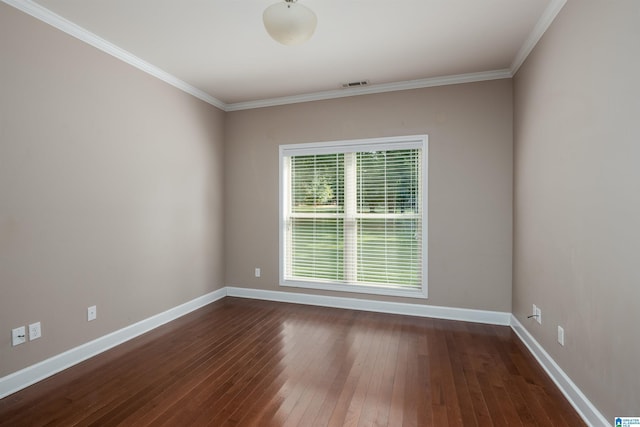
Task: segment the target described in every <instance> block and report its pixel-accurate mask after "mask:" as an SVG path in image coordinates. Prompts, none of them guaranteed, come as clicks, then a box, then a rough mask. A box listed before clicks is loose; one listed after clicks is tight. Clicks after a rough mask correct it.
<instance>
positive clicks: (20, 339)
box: [11, 326, 27, 347]
mask: <svg viewBox="0 0 640 427" xmlns="http://www.w3.org/2000/svg"><path fill="white" fill-rule="evenodd" d="M26 341H27V331H26V328H25V327H24V326H20V327H19V328H15V329H12V330H11V345H12V346H14V347H15V346H17V345H20V344H22V343H24V342H26Z"/></svg>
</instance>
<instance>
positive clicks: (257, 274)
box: [256, 267, 262, 277]
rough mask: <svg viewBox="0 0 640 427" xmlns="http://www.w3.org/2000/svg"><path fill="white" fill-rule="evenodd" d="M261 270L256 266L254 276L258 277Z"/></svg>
mask: <svg viewBox="0 0 640 427" xmlns="http://www.w3.org/2000/svg"><path fill="white" fill-rule="evenodd" d="M261 273H262V272H261V271H260V267H256V277H260V274H261Z"/></svg>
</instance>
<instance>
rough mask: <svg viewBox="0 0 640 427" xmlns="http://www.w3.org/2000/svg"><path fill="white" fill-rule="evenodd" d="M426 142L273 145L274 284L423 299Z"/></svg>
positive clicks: (392, 140)
mask: <svg viewBox="0 0 640 427" xmlns="http://www.w3.org/2000/svg"><path fill="white" fill-rule="evenodd" d="M427 164H428V163H427V136H426V135H421V136H409V137H397V138H376V139H366V140H355V141H341V142H325V143H310V144H291V145H282V146H280V185H281V188H280V208H281V215H280V284H281V285H283V286H297V287H307V288H315V289H327V290H342V291H348V292H364V293H372V294H382V295H397V296H409V297H422V298H425V297H426V296H427V286H426V282H427V215H426V207H427V203H426V202H427Z"/></svg>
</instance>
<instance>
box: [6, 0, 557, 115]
mask: <svg viewBox="0 0 640 427" xmlns="http://www.w3.org/2000/svg"><path fill="white" fill-rule="evenodd" d="M0 1H2V2H3V3H6V4H8V5H10V6H13V7H15V8H16V9H19V10H21V11H22V12H24V13H27V14H28V15H31V16H33V17H34V18H36V19H39V20H40V21H43V22H45V23H47V24H49V25H51V26H53V27H55V28H57V29H59V30H60V31H63V32H65V33H67V34H69V35H71V36H73V37H75V38H77V39H79V40H81V41H83V42H85V43H87V44H89V45H91V46H93V47H95V48H97V49H100V50H101V51H103V52H105V53H107V54H109V55H112V56H114V57H115V58H118V59H120V60H121V61H123V62H126V63H127V64H129V65H132V66H133V67H136V68H138V69H139V70H141V71H143V72H145V73H148V74H150V75H152V76H154V77H156V78H158V79H160V80H162V81H164V82H166V83H168V84H170V85H172V86H174V87H176V88H178V89H180V90H182V91H183V92H186V93H188V94H190V95H192V96H194V97H196V98H198V99H200V100H202V101H204V102H207V103H208V104H211V105H213V106H214V107H217V108H219V109H221V110H224V111H239V110H248V109H253V108H262V107H273V106H278V105H287V104H296V103H300V102H310V101H321V100H327V99H335V98H345V97H350V96H357V95H369V94H376V93H384V92H394V91H401V90H410V89H422V88H427V87H435V86H445V85H453V84H461V83H473V82H480V81H486V80H498V79H508V78H511V77H513V76H514V75H515V73H516V72H517V71H518V69H519V68H520V66H521V65H522V64H523V63H524V61H525V60H526V58H527V56H528V55H529V54H530V53H531V51H532V50H533V48H534V47H535V45H536V43H537V42H538V41H539V40H540V38H541V37H542V35H543V34H544V32H545V31H546V30H547V28H548V27H549V25H551V23H552V22H553V20H554V19H555V17H556V15H557V14H558V13H559V12H560V10H561V9H562V7H563V6H564V5H565V3H566V1H567V0H551V2H550V3H549V5H548V6H547V8H546V9H545V11H544V12H543V14H542V16H541V18H540V20H539V21H538V22H537V24H536V26H535V27H534V29H533V30H532V32H531V34H529V37H528V38H527V40H526V41H525V43H524V44H523V46H522V47H521V48H520V50H519V51H518V54H517V55H516V58H515V59H514V61H513V63H512V64H511V67H510V68H509V69H501V70H492V71H484V72H478V73H468V74H456V75H450V76H441V77H431V78H426V79H419V80H409V81H402V82H394V83H381V84H374V85H370V86H365V87H359V88H351V89H336V90H329V91H323V92H314V93H307V94H301V95H293V96H283V97H278V98H269V99H261V100H255V101H246V102H236V103H231V104H226V103H224V102H222V101H221V100H219V99H217V98H215V97H213V96H212V95H209V94H208V93H206V92H204V91H202V90H200V89H198V88H196V87H194V86H192V85H190V84H188V83H186V82H185V81H183V80H180V79H179V78H177V77H175V76H173V75H172V74H169V73H167V72H166V71H163V70H162V69H160V68H158V67H156V66H155V65H153V64H150V63H148V62H146V61H144V60H142V59H140V58H138V57H137V56H135V55H133V54H132V53H130V52H128V51H126V50H124V49H122V48H120V47H118V46H116V45H114V44H113V43H110V42H108V41H106V40H104V39H103V38H101V37H99V36H97V35H96V34H93V33H91V32H90V31H88V30H86V29H84V28H82V27H80V26H79V25H77V24H74V23H73V22H71V21H69V20H67V19H65V18H63V17H61V16H60V15H57V14H55V13H53V12H52V11H50V10H49V9H47V8H45V7H43V6H41V5H39V4H37V3H35V2H34V1H33V0H0Z"/></svg>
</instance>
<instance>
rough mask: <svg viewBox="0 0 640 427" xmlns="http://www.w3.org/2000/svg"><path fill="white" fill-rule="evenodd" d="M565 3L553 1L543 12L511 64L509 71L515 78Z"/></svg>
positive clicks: (564, 1) (565, 1) (559, 0)
mask: <svg viewBox="0 0 640 427" xmlns="http://www.w3.org/2000/svg"><path fill="white" fill-rule="evenodd" d="M565 3H567V0H551V2H550V3H549V5H548V6H547V8H546V9H545V10H544V12H542V16H541V17H540V19H539V20H538V22H537V23H536V26H535V27H533V30H531V33H530V34H529V37H527V39H526V40H525V42H524V44H523V45H522V47H521V48H520V50H519V51H518V53H517V54H516V57H515V58H514V60H513V62H512V63H511V67H510V68H509V69H510V71H511V75H512V76H515V74H516V73H517V72H518V70H519V69H520V67H521V66H522V64H524V61H525V60H526V59H527V57H528V56H529V54H530V53H531V51H532V50H533V48H534V47H536V44H538V42H539V41H540V39H541V38H542V36H543V35H544V33H545V32H546V31H547V29H548V28H549V26H550V25H551V23H552V22H553V20H554V19H556V16H558V13H560V10H562V8H563V7H564V5H565Z"/></svg>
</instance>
